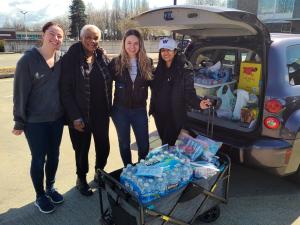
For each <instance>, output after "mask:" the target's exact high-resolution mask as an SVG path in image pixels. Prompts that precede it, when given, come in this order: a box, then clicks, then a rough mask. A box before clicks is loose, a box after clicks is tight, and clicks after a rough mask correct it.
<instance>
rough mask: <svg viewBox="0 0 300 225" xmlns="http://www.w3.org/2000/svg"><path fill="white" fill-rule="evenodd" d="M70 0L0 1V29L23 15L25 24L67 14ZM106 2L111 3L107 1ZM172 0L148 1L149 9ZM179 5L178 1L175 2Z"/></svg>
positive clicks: (97, 5) (98, 5)
mask: <svg viewBox="0 0 300 225" xmlns="http://www.w3.org/2000/svg"><path fill="white" fill-rule="evenodd" d="M83 1H84V3H85V5H87V4H88V3H92V4H93V5H94V7H95V8H97V9H100V8H101V6H102V4H103V2H104V0H83ZM71 2H72V0H0V27H2V26H3V24H4V23H5V21H6V20H9V21H11V22H13V21H19V22H20V23H23V21H24V14H22V13H21V11H23V12H24V13H26V12H27V13H26V14H25V21H26V24H34V23H43V22H45V21H49V20H51V19H53V18H55V17H57V16H60V15H64V14H68V12H69V5H70V4H71ZM108 2H112V1H109V0H108ZM173 2H174V1H173V0H149V6H150V8H157V7H161V6H167V5H172V4H173ZM177 4H180V0H177Z"/></svg>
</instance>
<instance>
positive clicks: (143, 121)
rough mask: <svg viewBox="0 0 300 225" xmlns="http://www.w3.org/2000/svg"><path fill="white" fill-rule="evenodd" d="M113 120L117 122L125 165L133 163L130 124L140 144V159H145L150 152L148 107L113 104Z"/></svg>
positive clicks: (138, 144)
mask: <svg viewBox="0 0 300 225" xmlns="http://www.w3.org/2000/svg"><path fill="white" fill-rule="evenodd" d="M112 120H113V122H114V124H115V127H116V130H117V134H118V140H119V148H120V154H121V158H122V161H123V164H124V166H126V165H127V164H129V163H130V164H132V160H131V151H130V126H131V127H132V129H133V132H134V135H135V139H136V142H137V146H138V156H139V160H140V159H144V158H145V157H146V156H147V154H148V152H149V132H148V117H147V111H146V108H138V109H127V108H123V107H120V106H113V109H112Z"/></svg>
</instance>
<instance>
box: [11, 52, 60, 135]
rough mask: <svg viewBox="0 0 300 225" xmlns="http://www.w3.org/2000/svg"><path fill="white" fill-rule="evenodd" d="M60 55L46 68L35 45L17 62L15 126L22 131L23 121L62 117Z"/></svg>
mask: <svg viewBox="0 0 300 225" xmlns="http://www.w3.org/2000/svg"><path fill="white" fill-rule="evenodd" d="M59 59H60V54H56V57H55V64H54V67H53V68H49V66H48V64H47V63H46V61H45V59H44V58H43V56H42V55H41V54H40V52H39V51H38V49H37V48H32V49H30V50H28V51H26V52H25V53H24V55H23V56H22V57H21V59H20V60H19V61H18V63H17V67H16V72H15V77H14V92H13V93H14V97H13V101H14V108H13V114H14V121H15V127H14V128H15V129H17V130H23V129H24V128H25V126H26V123H28V122H29V123H40V122H52V121H55V120H57V119H59V118H61V117H62V116H63V110H62V106H61V103H60V95H59V79H60V73H61V60H59Z"/></svg>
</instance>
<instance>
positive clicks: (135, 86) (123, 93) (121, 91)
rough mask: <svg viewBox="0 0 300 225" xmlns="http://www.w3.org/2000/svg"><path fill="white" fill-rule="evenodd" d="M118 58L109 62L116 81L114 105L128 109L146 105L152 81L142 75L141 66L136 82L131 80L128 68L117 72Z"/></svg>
mask: <svg viewBox="0 0 300 225" xmlns="http://www.w3.org/2000/svg"><path fill="white" fill-rule="evenodd" d="M118 57H119V56H118ZM116 59H117V58H113V59H112V61H111V62H110V64H109V70H110V73H111V74H112V77H113V80H114V81H115V93H114V102H113V105H117V106H122V107H125V108H128V109H136V108H143V107H146V103H147V98H148V87H149V84H150V82H149V81H147V80H145V79H144V78H143V77H142V75H141V71H140V69H139V67H138V73H137V76H136V78H135V81H134V82H132V80H131V77H130V75H129V71H128V69H125V70H124V71H123V72H122V74H117V72H116ZM149 60H150V59H149ZM150 61H151V60H150Z"/></svg>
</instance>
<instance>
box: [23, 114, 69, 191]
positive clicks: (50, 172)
mask: <svg viewBox="0 0 300 225" xmlns="http://www.w3.org/2000/svg"><path fill="white" fill-rule="evenodd" d="M63 126H64V124H63V119H59V120H56V121H53V122H42V123H27V124H26V126H25V129H24V133H25V136H26V138H27V142H28V145H29V148H30V151H31V167H30V175H31V179H32V183H33V186H34V189H35V192H36V195H37V197H39V196H41V195H43V194H44V193H45V190H44V169H45V173H46V188H51V187H52V186H53V184H54V182H55V174H56V170H57V167H58V157H59V146H60V142H61V137H62V133H63Z"/></svg>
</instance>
